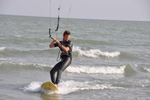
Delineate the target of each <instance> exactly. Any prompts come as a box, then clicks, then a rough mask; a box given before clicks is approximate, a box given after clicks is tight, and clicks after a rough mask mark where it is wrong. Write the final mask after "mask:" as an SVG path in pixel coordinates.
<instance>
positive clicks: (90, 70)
mask: <svg viewBox="0 0 150 100" xmlns="http://www.w3.org/2000/svg"><path fill="white" fill-rule="evenodd" d="M53 66H54V65H46V64H30V63H14V62H1V63H0V67H3V70H5V69H6V70H17V69H19V68H22V69H24V70H43V71H46V72H47V71H49V70H50V69H51V68H52V67H53ZM65 72H66V73H79V74H119V75H120V74H126V75H128V74H132V73H136V71H135V70H134V69H133V68H132V66H131V65H128V64H127V65H122V66H82V65H72V66H69V67H68V68H67V69H66V70H65Z"/></svg>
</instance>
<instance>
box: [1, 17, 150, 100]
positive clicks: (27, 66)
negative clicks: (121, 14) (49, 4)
mask: <svg viewBox="0 0 150 100" xmlns="http://www.w3.org/2000/svg"><path fill="white" fill-rule="evenodd" d="M56 22H57V20H56V19H52V29H53V30H55V28H56ZM49 24H50V23H49V18H36V17H17V16H2V15H1V16H0V98H1V99H2V100H27V99H30V100H31V99H32V100H91V99H92V100H99V99H101V100H119V99H120V100H148V99H149V98H150V96H149V94H150V60H149V59H150V28H149V26H150V22H127V21H101V20H81V19H70V21H69V24H68V25H69V27H67V19H61V22H60V29H59V31H58V32H53V33H52V36H54V37H57V38H58V39H60V40H61V37H62V33H63V31H64V30H66V29H68V30H70V31H71V33H72V34H71V40H72V41H73V44H74V47H73V62H72V64H71V66H70V67H68V68H67V69H66V71H65V72H64V73H63V75H62V80H61V82H60V84H59V92H56V93H54V92H50V91H44V90H42V89H41V84H42V83H43V82H45V81H49V80H50V78H49V71H50V69H51V68H52V67H53V66H54V65H55V64H56V63H57V61H56V58H57V54H58V50H57V49H50V48H49V43H50V42H51V39H50V38H48V28H49Z"/></svg>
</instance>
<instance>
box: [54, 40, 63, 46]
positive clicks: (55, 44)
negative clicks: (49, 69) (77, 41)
mask: <svg viewBox="0 0 150 100" xmlns="http://www.w3.org/2000/svg"><path fill="white" fill-rule="evenodd" d="M59 42H60V43H61V44H62V41H59ZM54 46H55V47H58V43H54Z"/></svg>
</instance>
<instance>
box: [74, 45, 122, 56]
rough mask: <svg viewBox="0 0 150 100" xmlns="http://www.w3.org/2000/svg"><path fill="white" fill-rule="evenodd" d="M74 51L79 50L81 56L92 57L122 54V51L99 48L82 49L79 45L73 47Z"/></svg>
mask: <svg viewBox="0 0 150 100" xmlns="http://www.w3.org/2000/svg"><path fill="white" fill-rule="evenodd" d="M73 51H74V52H77V53H78V54H79V55H80V56H86V57H91V58H99V57H100V56H105V57H117V56H119V55H120V52H118V51H116V52H102V51H100V50H99V49H90V50H82V49H81V48H80V47H78V46H74V47H73Z"/></svg>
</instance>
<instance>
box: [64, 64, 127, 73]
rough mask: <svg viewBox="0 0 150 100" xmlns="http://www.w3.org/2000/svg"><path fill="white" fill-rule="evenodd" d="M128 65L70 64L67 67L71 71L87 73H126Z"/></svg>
mask: <svg viewBox="0 0 150 100" xmlns="http://www.w3.org/2000/svg"><path fill="white" fill-rule="evenodd" d="M125 68H126V65H123V66H120V67H110V66H102V67H91V66H76V67H75V66H74V67H72V66H70V67H68V68H67V69H66V71H67V72H70V73H85V74H124V73H125Z"/></svg>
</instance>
